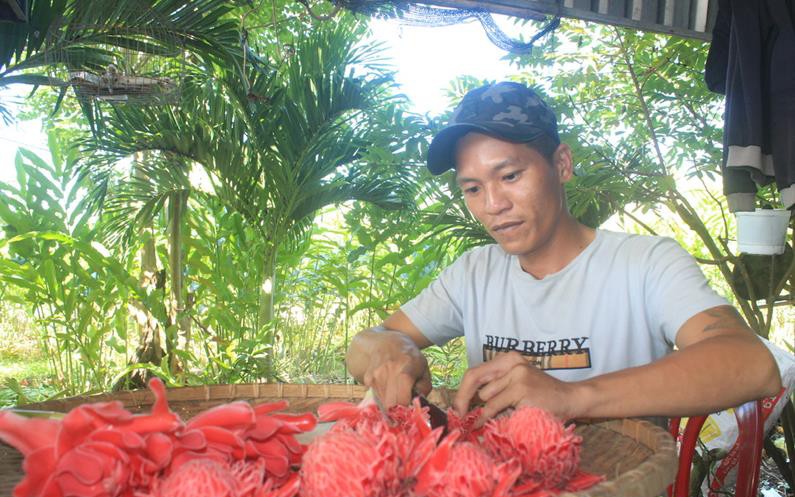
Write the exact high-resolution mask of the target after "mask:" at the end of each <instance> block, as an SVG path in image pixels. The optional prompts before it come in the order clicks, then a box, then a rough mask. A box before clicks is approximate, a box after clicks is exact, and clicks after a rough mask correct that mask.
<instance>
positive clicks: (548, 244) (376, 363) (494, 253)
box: [347, 82, 781, 419]
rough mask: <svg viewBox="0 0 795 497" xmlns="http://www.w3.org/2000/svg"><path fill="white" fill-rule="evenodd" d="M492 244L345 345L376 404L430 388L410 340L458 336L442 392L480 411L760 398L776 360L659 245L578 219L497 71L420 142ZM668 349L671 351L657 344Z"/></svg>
mask: <svg viewBox="0 0 795 497" xmlns="http://www.w3.org/2000/svg"><path fill="white" fill-rule="evenodd" d="M428 168H429V169H430V171H431V172H432V173H434V174H440V173H442V172H444V171H446V170H447V169H450V168H455V173H456V181H457V183H458V185H459V186H460V188H461V190H462V191H463V195H464V199H465V201H466V204H467V207H468V208H469V210H470V211H471V212H472V214H473V215H474V216H475V217H476V218H477V219H478V221H480V222H481V223H482V224H483V225H484V227H485V228H486V229H487V230H488V232H489V234H490V235H491V236H492V237H493V238H494V239H495V241H496V242H497V244H496V245H489V246H486V247H479V248H476V249H473V250H471V251H469V252H467V253H466V254H464V255H463V256H462V257H461V258H459V259H458V260H457V261H456V262H455V263H454V264H452V265H451V266H450V267H449V268H447V269H446V270H445V271H443V273H442V274H441V276H440V277H439V278H438V279H437V280H436V281H434V282H433V283H432V284H431V285H430V286H429V287H428V288H427V289H425V290H424V291H423V292H422V293H420V295H418V296H417V297H416V298H415V299H413V300H411V301H410V302H408V303H406V304H405V305H403V306H402V308H401V309H400V310H398V311H397V312H395V313H394V314H392V315H391V316H390V317H389V318H387V319H386V321H384V323H383V325H382V326H380V327H377V328H373V329H369V330H364V331H362V332H361V333H359V334H358V335H357V336H356V337H355V338H354V339H353V341H352V343H351V347H350V350H349V351H348V356H347V364H348V368H349V370H350V372H351V374H352V375H353V376H354V377H355V378H356V379H357V380H358V381H360V382H362V383H364V384H365V385H368V386H371V387H372V388H373V389H374V390H375V392H376V395H377V396H378V397H379V398H380V400H381V401H382V402H383V403H384V404H385V405H387V406H390V405H394V404H396V403H408V402H409V401H410V399H411V397H412V394H413V392H415V391H416V392H420V393H427V392H429V391H430V390H431V383H430V374H429V371H428V365H427V361H426V360H425V358H424V356H423V355H422V353H421V352H420V349H422V348H424V347H428V346H430V345H432V344H443V343H445V342H446V341H447V340H449V339H451V338H453V337H456V336H461V335H464V336H465V339H466V344H467V354H468V359H469V366H470V369H469V370H468V371H467V373H466V374H465V375H464V377H463V379H462V381H461V385H460V388H459V391H458V393H457V395H456V397H455V399H454V407H455V409H456V410H457V411H458V412H459V413H464V412H466V411H467V410H468V409H469V408H470V406H471V404H472V402H473V400H474V399H477V398H478V397H479V401H481V402H483V403H485V404H484V413H483V419H487V418H489V417H492V416H494V415H496V414H498V413H499V412H501V411H502V410H504V409H506V408H509V407H517V406H523V405H532V406H539V407H543V408H545V409H547V410H549V411H551V412H553V413H554V414H556V415H557V416H559V417H560V418H562V419H570V418H588V417H590V418H604V417H629V416H680V415H695V414H702V413H708V412H712V411H716V410H720V409H723V408H726V407H729V406H734V405H738V404H741V403H743V402H745V401H747V400H750V399H755V398H760V397H764V396H769V395H774V394H776V393H777V392H778V391H779V389H780V388H781V384H780V379H779V375H778V369H777V367H776V365H775V362H774V360H773V358H772V357H771V355H770V353H769V352H768V351H767V349H766V347H765V346H764V345H763V344H762V343H761V341H760V340H758V339H757V337H756V336H755V335H754V333H753V332H752V331H751V330H750V329H749V328H748V327H747V326H746V325H745V324H744V322H743V320H742V318H741V317H740V316H739V314H738V313H737V311H736V310H735V309H734V308H732V307H731V306H729V305H728V304H727V302H726V300H724V299H723V298H721V297H719V296H718V295H717V294H716V293H715V292H714V291H713V290H712V289H710V288H709V286H708V285H707V283H706V280H705V278H704V276H703V274H702V273H701V271H700V269H699V268H698V266H697V265H696V263H695V261H694V259H693V258H692V257H691V256H690V255H689V254H687V253H686V252H685V251H684V250H683V249H682V248H681V247H680V246H679V245H678V244H676V243H675V242H674V241H672V240H670V239H667V238H661V237H650V236H638V235H628V234H623V233H611V232H608V231H602V230H593V229H591V228H588V227H586V226H584V225H582V224H580V223H579V222H577V220H576V219H574V218H573V217H572V215H571V214H570V213H569V212H568V209H567V206H566V198H565V190H564V185H565V183H566V182H567V181H568V180H569V179H570V178H571V176H572V155H571V149H570V148H569V147H568V146H567V145H566V144H563V143H560V140H559V138H558V133H557V124H556V119H555V115H554V114H553V113H552V111H551V110H550V109H549V108H548V107H547V106H546V104H545V103H544V102H543V101H542V100H541V99H540V98H539V97H538V96H537V95H536V94H535V92H533V91H532V90H530V89H528V88H527V87H525V86H523V85H521V84H518V83H512V82H503V83H497V84H494V85H486V86H484V87H481V88H477V89H475V90H472V91H471V92H469V93H468V94H467V95H466V96H465V97H464V98H463V99H462V101H461V103H460V104H459V106H458V107H457V109H456V111H455V112H454V114H453V116H452V118H451V122H450V124H449V125H448V126H447V127H446V128H445V129H443V130H442V131H441V132H440V133H439V134H438V135H437V136H436V137H435V138H434V140H433V142H432V143H431V146H430V149H429V151H428ZM674 345H675V346H676V348H677V349H678V350H677V351H674V349H673V346H674Z"/></svg>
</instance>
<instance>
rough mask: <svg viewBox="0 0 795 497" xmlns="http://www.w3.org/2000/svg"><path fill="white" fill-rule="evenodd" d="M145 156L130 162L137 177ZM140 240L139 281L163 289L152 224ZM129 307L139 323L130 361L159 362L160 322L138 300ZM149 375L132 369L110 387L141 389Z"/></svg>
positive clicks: (139, 155)
mask: <svg viewBox="0 0 795 497" xmlns="http://www.w3.org/2000/svg"><path fill="white" fill-rule="evenodd" d="M144 159H145V156H143V155H142V154H136V157H135V162H133V166H132V167H133V170H132V175H133V176H134V177H135V178H137V179H141V178H142V176H143V174H142V173H141V170H140V169H139V168H138V167H137V166H136V163H137V162H139V161H141V160H144ZM142 239H143V248H142V249H141V274H140V276H139V277H138V282H139V283H140V285H141V287H143V288H150V289H157V288H163V286H164V285H165V274H163V273H161V272H160V271H158V269H157V247H156V246H155V234H154V230H153V229H152V224H151V223H149V225H148V226H146V227H145V228H144V229H143V230H142ZM131 307H133V308H134V309H132V313H133V315H134V316H135V322H136V323H137V324H138V347H137V348H136V350H135V357H133V358H132V360H131V362H132V363H133V364H136V363H137V364H143V363H150V364H154V365H160V361H161V360H162V359H163V348H162V345H161V343H160V323H159V322H158V320H157V318H155V317H154V316H153V315H152V313H151V312H149V309H147V308H146V306H144V305H143V304H142V303H141V302H138V301H133V302H132V303H131ZM148 377H149V374H148V373H147V371H146V370H138V371H133V372H131V373H130V374H128V375H125V376H124V377H123V378H120V379H119V381H117V382H116V384H115V385H113V390H120V389H129V388H142V387H144V386H146V382H147V380H148V379H149V378H148Z"/></svg>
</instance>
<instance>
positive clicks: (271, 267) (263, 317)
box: [257, 246, 276, 328]
mask: <svg viewBox="0 0 795 497" xmlns="http://www.w3.org/2000/svg"><path fill="white" fill-rule="evenodd" d="M262 262H263V263H262V285H261V286H260V292H259V312H258V314H257V325H258V326H257V327H258V328H262V327H263V326H265V325H266V324H268V323H270V322H271V320H272V319H273V314H274V311H273V294H274V291H275V289H276V247H274V246H271V247H269V249H268V250H266V251H265V257H264V259H263V261H262Z"/></svg>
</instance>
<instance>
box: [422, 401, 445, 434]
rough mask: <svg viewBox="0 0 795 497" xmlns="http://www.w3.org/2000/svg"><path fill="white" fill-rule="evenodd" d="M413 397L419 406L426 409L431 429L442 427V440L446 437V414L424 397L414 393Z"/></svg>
mask: <svg viewBox="0 0 795 497" xmlns="http://www.w3.org/2000/svg"><path fill="white" fill-rule="evenodd" d="M415 396H416V397H417V399H419V401H420V405H421V406H422V407H426V408H427V409H428V417H429V418H430V422H431V428H439V427H442V428H443V430H442V438H444V436H445V435H447V413H446V412H445V411H444V410H443V409H442V408H441V407H439V406H437V405H436V404H434V403H433V402H431V401H429V400H428V399H427V398H425V396H424V395H420V394H418V393H416V392H415Z"/></svg>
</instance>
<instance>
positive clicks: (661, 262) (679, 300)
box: [646, 238, 728, 344]
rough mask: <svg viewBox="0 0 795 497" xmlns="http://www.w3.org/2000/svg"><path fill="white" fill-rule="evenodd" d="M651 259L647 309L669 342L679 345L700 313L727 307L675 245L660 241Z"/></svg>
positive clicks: (683, 251)
mask: <svg viewBox="0 0 795 497" xmlns="http://www.w3.org/2000/svg"><path fill="white" fill-rule="evenodd" d="M648 257H649V261H648V262H649V265H650V268H649V271H648V272H647V274H646V309H647V312H648V313H649V319H650V322H651V323H653V324H654V325H655V326H654V327H655V328H656V329H658V330H661V331H662V333H663V335H664V336H663V338H664V339H665V341H666V342H668V343H670V344H674V343H676V335H677V334H678V333H679V329H680V328H681V327H682V325H683V324H685V322H686V321H687V320H688V319H690V318H691V317H693V316H695V315H696V314H698V313H699V312H702V311H705V310H707V309H709V308H711V307H715V306H719V305H727V304H728V302H727V301H726V299H725V298H723V297H721V296H720V295H718V294H717V293H716V292H715V290H713V289H712V288H711V287H710V286H709V283H708V282H707V279H706V278H705V277H704V273H702V272H701V268H699V267H698V264H697V263H696V260H695V259H694V258H693V256H692V255H690V254H689V253H688V252H687V251H686V250H685V249H683V248H682V247H681V246H680V245H679V244H678V243H677V242H676V241H674V240H672V239H670V238H660V240H659V242H658V243H656V244H655V245H654V246H653V247H652V248H651V250H650V251H649V253H648Z"/></svg>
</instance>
